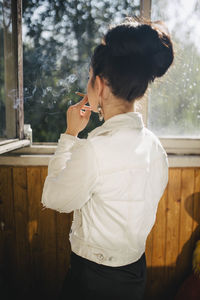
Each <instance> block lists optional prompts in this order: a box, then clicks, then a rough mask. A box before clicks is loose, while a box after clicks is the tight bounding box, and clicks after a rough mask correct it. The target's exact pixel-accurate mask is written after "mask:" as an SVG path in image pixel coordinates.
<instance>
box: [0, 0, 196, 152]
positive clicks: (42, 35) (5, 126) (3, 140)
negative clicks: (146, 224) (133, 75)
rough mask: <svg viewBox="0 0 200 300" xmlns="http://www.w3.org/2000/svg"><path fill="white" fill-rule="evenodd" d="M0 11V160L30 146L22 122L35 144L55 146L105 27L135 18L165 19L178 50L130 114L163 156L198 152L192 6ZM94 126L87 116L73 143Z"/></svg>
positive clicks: (123, 4) (122, 1)
mask: <svg viewBox="0 0 200 300" xmlns="http://www.w3.org/2000/svg"><path fill="white" fill-rule="evenodd" d="M0 8H1V10H0V40H1V44H0V114H1V117H0V153H3V152H6V151H9V150H12V149H15V148H19V147H22V146H24V145H28V144H29V143H30V141H29V140H27V139H26V140H23V136H24V128H25V127H24V123H25V124H28V125H26V127H27V126H28V127H29V124H30V126H31V128H32V133H33V142H34V145H37V144H38V145H41V144H43V143H48V145H51V146H50V147H55V143H56V142H57V140H58V138H59V135H60V133H61V132H64V130H65V128H66V123H65V122H66V120H65V119H66V110H67V108H68V106H69V105H71V104H73V103H75V102H77V101H79V100H80V98H79V96H77V95H76V94H75V92H76V91H77V90H78V91H81V92H85V88H86V82H87V76H88V75H87V74H88V69H89V61H90V56H91V53H92V51H93V49H94V47H95V46H96V44H98V43H99V42H100V39H101V36H102V34H103V33H104V31H105V30H106V29H107V28H108V26H109V24H113V23H118V22H119V21H121V20H123V19H124V17H126V16H134V15H135V16H139V15H142V16H144V17H147V18H150V17H152V20H157V19H162V20H164V21H165V22H166V24H167V25H168V28H169V30H170V33H172V38H173V41H174V42H175V51H176V53H175V63H174V65H173V66H172V67H171V68H170V70H169V71H168V72H167V74H166V75H165V76H164V77H162V78H161V79H160V80H159V79H156V81H155V82H154V84H152V85H151V86H150V87H149V89H148V92H147V93H146V95H145V97H144V98H143V99H141V100H139V101H138V102H137V105H136V110H137V111H140V112H141V113H142V114H143V119H144V121H145V124H146V125H147V127H149V128H150V129H151V130H152V131H153V132H154V133H155V134H156V135H158V136H159V137H160V139H161V142H162V144H163V145H164V147H165V148H166V150H167V152H168V153H184V154H186V153H190V154H193V153H196V154H197V153H198V154H199V153H200V133H199V129H200V126H199V125H200V97H199V96H200V89H199V85H198V84H197V83H198V82H199V80H200V78H199V76H200V75H199V74H200V73H199V66H200V51H199V44H198V42H197V41H198V40H199V38H198V34H199V33H198V30H197V28H198V27H199V21H198V20H199V2H198V0H191V1H190V3H189V2H188V1H187V0H177V1H173V2H171V1H167V0H162V1H159V0H152V1H151V0H140V1H139V0H115V1H111V0H102V1H97V0H92V1H91V0H90V1H89V0H76V1H63V0H57V1H50V0H45V1H43V0H38V1H36V0H34V1H28V0H17V1H15V0H0ZM17 12H18V13H17ZM21 21H22V24H21ZM177 22H178V23H177ZM6 24H7V25H6ZM8 24H9V26H8ZM21 29H22V31H21ZM22 33H23V49H22ZM180 37H181V38H180ZM195 38H196V39H195ZM22 50H23V51H22ZM8 57H9V59H8ZM22 62H23V64H22ZM11 74H12V76H11ZM23 104H24V111H23ZM23 118H24V119H23ZM24 120H25V122H24ZM99 125H101V122H100V121H99V120H98V117H97V115H96V114H94V113H92V116H91V119H90V122H89V124H88V126H87V127H86V128H85V130H83V131H82V132H81V133H80V134H79V137H80V138H82V137H86V136H87V133H88V132H89V131H91V130H92V129H93V128H94V127H96V126H99ZM13 141H14V142H15V143H16V142H17V143H19V144H18V145H16V146H14V143H13ZM8 143H10V144H8ZM50 143H51V144H50ZM1 144H3V146H2V145H1ZM9 145H10V147H9ZM2 147H4V149H3V150H1V149H2ZM37 147H39V146H37ZM30 151H32V150H30ZM45 151H46V150H45Z"/></svg>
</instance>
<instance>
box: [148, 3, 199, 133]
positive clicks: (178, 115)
mask: <svg viewBox="0 0 200 300" xmlns="http://www.w3.org/2000/svg"><path fill="white" fill-rule="evenodd" d="M158 19H160V20H163V21H165V23H166V24H167V26H168V29H169V31H170V33H171V35H172V40H173V41H174V48H175V61H174V64H173V66H171V68H170V69H169V71H168V72H167V74H166V75H164V77H163V78H161V79H157V80H155V82H154V83H153V84H152V85H151V87H150V89H149V91H150V93H149V112H148V117H149V119H148V127H149V128H150V129H151V130H152V131H154V132H155V133H156V134H157V135H159V136H183V137H186V136H188V137H200V85H199V82H200V43H199V41H200V31H199V28H200V2H199V1H198V0H190V1H187V0H177V1H167V0H162V1H159V0H153V1H152V20H158Z"/></svg>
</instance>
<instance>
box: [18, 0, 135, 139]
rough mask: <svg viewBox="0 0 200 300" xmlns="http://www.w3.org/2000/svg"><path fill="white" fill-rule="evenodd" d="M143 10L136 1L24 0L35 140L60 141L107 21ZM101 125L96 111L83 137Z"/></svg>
mask: <svg viewBox="0 0 200 300" xmlns="http://www.w3.org/2000/svg"><path fill="white" fill-rule="evenodd" d="M139 14H140V2H139V1H135V0H115V1H111V0H102V1H97V0H93V1H91V0H77V1H61V0H59V1H37V2H36V1H34V2H33V1H23V32H24V34H23V42H24V108H25V123H30V124H31V127H32V130H33V141H34V142H57V140H58V138H59V135H60V133H61V132H64V131H65V129H66V120H65V114H66V109H67V108H68V106H69V105H70V104H71V103H75V102H77V101H79V100H80V97H79V96H77V95H76V94H75V92H76V91H81V92H85V88H86V84H87V79H88V72H89V62H90V56H91V54H92V50H93V48H94V47H95V45H97V44H98V43H99V42H100V40H101V38H102V35H103V32H104V31H105V30H107V28H108V26H109V24H113V23H117V22H119V21H120V20H123V19H124V17H126V16H130V15H132V16H133V15H137V16H139ZM98 125H100V122H99V121H98V117H97V114H95V113H92V116H91V120H90V122H89V124H88V126H87V128H86V129H85V130H83V131H82V132H81V133H79V137H86V135H87V133H88V131H90V130H92V129H93V128H94V127H96V126H98Z"/></svg>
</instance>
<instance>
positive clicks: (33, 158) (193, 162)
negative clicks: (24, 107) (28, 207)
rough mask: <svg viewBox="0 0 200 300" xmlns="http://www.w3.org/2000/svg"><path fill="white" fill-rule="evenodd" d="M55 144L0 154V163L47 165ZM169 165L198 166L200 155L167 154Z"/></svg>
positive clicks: (171, 166) (199, 164)
mask: <svg viewBox="0 0 200 300" xmlns="http://www.w3.org/2000/svg"><path fill="white" fill-rule="evenodd" d="M56 147H57V146H56V144H49V145H33V146H31V147H26V148H21V149H18V150H15V151H12V153H5V154H3V155H1V156H0V165H4V166H48V163H49V159H50V158H51V156H52V155H53V154H54V152H55V149H56ZM168 160H169V167H170V168H176V167H179V168H181V167H183V168H184V167H185V168H186V167H200V155H198V154H195V155H183V154H168Z"/></svg>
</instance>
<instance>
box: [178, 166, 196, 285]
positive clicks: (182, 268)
mask: <svg viewBox="0 0 200 300" xmlns="http://www.w3.org/2000/svg"><path fill="white" fill-rule="evenodd" d="M193 193H194V169H193V168H183V169H182V179H181V208H180V209H181V210H180V233H179V255H178V257H177V261H176V264H177V278H178V280H179V284H180V283H181V282H182V281H183V280H184V278H186V277H187V276H188V274H189V272H191V267H192V248H193V247H192V239H191V237H192V230H193V218H192V212H193V204H194V195H193Z"/></svg>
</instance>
